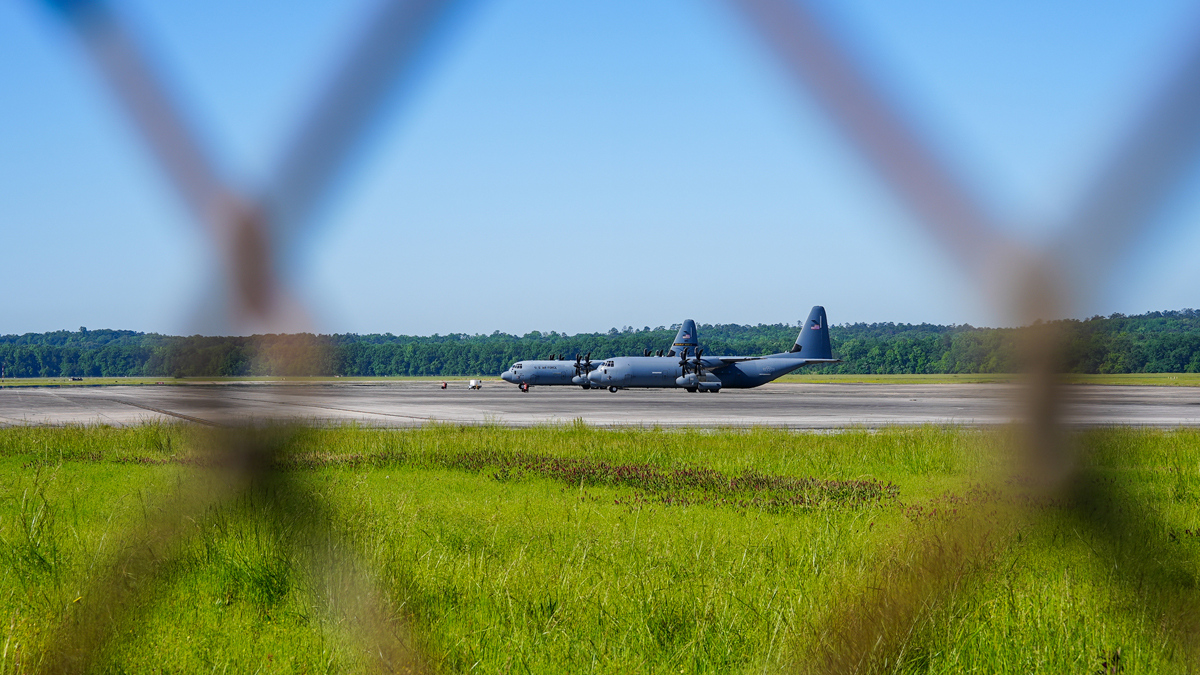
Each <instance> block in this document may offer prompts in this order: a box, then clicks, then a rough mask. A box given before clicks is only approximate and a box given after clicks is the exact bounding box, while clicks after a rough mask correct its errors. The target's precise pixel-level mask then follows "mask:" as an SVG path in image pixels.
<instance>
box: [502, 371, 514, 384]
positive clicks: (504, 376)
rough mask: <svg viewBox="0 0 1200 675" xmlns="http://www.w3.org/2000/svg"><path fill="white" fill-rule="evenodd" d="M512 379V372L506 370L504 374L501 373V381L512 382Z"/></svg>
mask: <svg viewBox="0 0 1200 675" xmlns="http://www.w3.org/2000/svg"><path fill="white" fill-rule="evenodd" d="M512 377H513V372H512V371H511V370H506V371H504V372H503V373H500V379H502V380H504V381H505V382H512Z"/></svg>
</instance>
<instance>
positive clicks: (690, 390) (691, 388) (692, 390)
mask: <svg viewBox="0 0 1200 675" xmlns="http://www.w3.org/2000/svg"><path fill="white" fill-rule="evenodd" d="M688 393H689V394H694V393H696V388H695V387H688Z"/></svg>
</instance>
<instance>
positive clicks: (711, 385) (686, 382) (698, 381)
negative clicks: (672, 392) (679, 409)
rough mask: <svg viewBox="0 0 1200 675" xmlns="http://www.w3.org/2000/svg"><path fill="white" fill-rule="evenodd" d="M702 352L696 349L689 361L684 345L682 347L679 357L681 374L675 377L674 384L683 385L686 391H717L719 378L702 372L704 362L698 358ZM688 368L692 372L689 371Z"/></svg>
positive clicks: (719, 387)
mask: <svg viewBox="0 0 1200 675" xmlns="http://www.w3.org/2000/svg"><path fill="white" fill-rule="evenodd" d="M703 354H704V350H703V349H697V350H696V356H695V358H694V359H692V361H690V362H689V361H688V350H687V348H686V347H685V348H684V350H683V354H681V355H680V357H679V368H680V370H681V371H682V372H683V374H682V375H680V376H679V377H677V378H675V384H676V386H680V387H683V388H685V389H687V390H688V391H719V390H720V389H721V380H719V379H717V378H715V377H713V376H712V375H705V374H704V362H703V361H701V360H700V357H701V356H702V355H703ZM689 369H690V370H691V371H692V372H690V373H689V372H688V370H689Z"/></svg>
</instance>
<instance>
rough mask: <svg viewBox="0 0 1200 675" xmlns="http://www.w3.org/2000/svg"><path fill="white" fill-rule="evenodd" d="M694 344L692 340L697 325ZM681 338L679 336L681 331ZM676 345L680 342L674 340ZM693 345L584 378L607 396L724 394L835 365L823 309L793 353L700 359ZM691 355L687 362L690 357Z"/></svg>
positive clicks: (606, 366) (623, 360) (609, 365)
mask: <svg viewBox="0 0 1200 675" xmlns="http://www.w3.org/2000/svg"><path fill="white" fill-rule="evenodd" d="M689 323H691V324H692V327H693V333H692V336H691V337H692V338H693V339H694V338H695V332H694V328H695V324H694V323H692V322H691V321H688V322H687V323H685V324H684V325H685V326H686V325H687V324H689ZM680 334H681V335H682V334H683V331H682V330H681V331H680ZM676 342H677V343H678V342H679V340H676ZM696 344H697V343H696V342H694V341H693V342H691V343H685V344H682V345H681V344H676V345H673V347H674V349H672V352H671V354H670V355H668V356H625V357H618V358H612V359H608V360H606V361H604V362H603V363H601V364H600V367H599V368H597V369H595V370H593V371H592V372H590V373H588V375H587V377H588V380H590V381H591V383H592V386H593V387H608V390H609V391H611V392H616V391H618V390H620V389H630V388H634V387H653V388H682V389H686V390H687V391H691V392H695V391H710V392H718V391H720V390H721V389H723V388H729V389H749V388H750V387H757V386H759V385H761V384H766V383H767V382H770V381H771V380H774V379H776V378H778V377H781V376H783V375H786V374H788V373H790V372H792V371H793V370H796V369H797V368H800V367H802V366H807V365H810V364H815V363H838V362H839V361H841V359H835V358H833V350H832V349H831V348H830V346H829V325H828V321H827V319H826V317H825V308H824V307H821V306H820V305H818V306H816V307H813V308H812V311H811V312H810V313H809V315H808V321H806V322H805V323H804V327H803V328H801V329H800V334H799V335H798V336H796V344H795V345H793V346H792V348H791V350H789V351H786V352H783V353H781V354H771V355H769V356H704V355H703V353H704V350H703V349H699V348H697V347H696ZM689 353H690V356H689Z"/></svg>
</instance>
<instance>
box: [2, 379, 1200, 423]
mask: <svg viewBox="0 0 1200 675" xmlns="http://www.w3.org/2000/svg"><path fill="white" fill-rule="evenodd" d="M1022 391H1023V390H1022V388H1021V387H1020V386H1019V385H1009V384H906V385H892V384H768V385H765V386H762V387H759V388H756V389H731V390H726V391H722V392H720V393H715V394H710V393H688V392H686V391H683V390H637V389H634V390H625V391H618V392H617V393H610V392H608V391H607V390H601V391H594V390H593V391H584V390H582V389H578V388H575V387H534V388H532V389H531V390H530V391H529V392H528V393H522V392H520V391H518V390H517V388H516V387H515V386H512V385H509V384H507V383H501V382H487V383H485V384H484V386H483V388H482V389H479V390H469V389H467V386H466V383H465V382H458V381H456V382H452V383H451V384H450V386H449V387H448V388H447V389H444V390H443V389H441V385H440V383H437V382H427V381H418V382H412V381H410V382H400V383H345V384H340V383H338V384H292V383H283V384H266V383H263V384H252V383H238V384H203V385H163V386H153V385H148V386H104V387H79V388H68V387H64V388H49V387H30V388H6V389H0V425H13V424H56V425H57V424H110V425H129V424H137V423H140V422H143V421H148V420H162V421H172V420H173V421H179V420H184V421H188V422H193V423H196V424H212V425H230V424H239V423H244V422H247V421H256V422H266V421H270V420H289V421H297V422H305V423H317V424H330V423H346V422H357V423H360V424H367V425H372V426H399V427H403V426H414V425H420V424H425V423H427V422H434V421H437V422H447V423H455V424H500V425H506V426H517V427H520V426H531V425H537V424H548V423H550V424H552V423H567V422H571V421H573V420H576V419H579V420H583V421H584V422H586V423H587V424H591V425H597V426H647V427H649V426H661V427H679V426H699V427H723V426H772V427H787V428H795V429H835V428H841V427H849V426H862V427H881V426H888V425H911V424H969V425H994V424H1003V423H1006V422H1009V421H1012V420H1014V419H1018V418H1019V417H1020V416H1022V415H1024V414H1026V413H1027V411H1026V410H1024V409H1023V408H1022V399H1023V396H1022ZM1063 392H1064V399H1065V401H1064V402H1065V411H1066V415H1065V419H1066V421H1067V422H1068V423H1069V424H1072V425H1076V426H1100V425H1112V424H1122V425H1124V424H1130V425H1148V426H1159V427H1171V426H1180V425H1185V426H1195V425H1200V388H1195V387H1147V386H1093V385H1071V386H1066V387H1064V388H1063Z"/></svg>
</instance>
